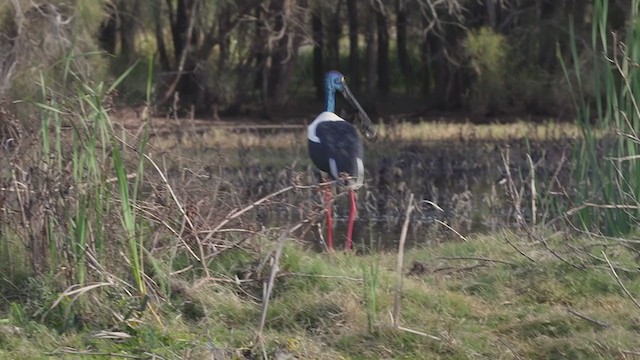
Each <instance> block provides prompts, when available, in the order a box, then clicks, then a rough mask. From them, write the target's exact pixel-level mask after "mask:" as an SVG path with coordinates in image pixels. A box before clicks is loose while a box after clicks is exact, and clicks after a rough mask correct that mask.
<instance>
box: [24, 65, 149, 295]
mask: <svg viewBox="0 0 640 360" xmlns="http://www.w3.org/2000/svg"><path fill="white" fill-rule="evenodd" d="M62 63H63V64H64V74H63V76H62V79H63V80H62V82H55V81H54V80H51V79H48V78H47V76H45V75H44V74H42V73H41V75H40V82H41V96H42V100H41V101H40V102H34V105H35V106H37V107H38V108H39V110H40V119H41V138H42V144H41V156H40V157H39V158H40V159H41V161H42V164H40V166H41V167H42V168H43V170H44V171H43V172H44V173H45V174H46V175H45V176H46V177H49V178H51V179H57V180H58V181H60V182H62V183H65V185H66V191H68V192H69V194H68V195H65V196H60V198H58V199H51V200H52V201H51V202H52V203H54V204H57V205H58V206H56V207H55V210H51V211H48V212H46V214H47V216H46V217H47V226H48V228H49V229H50V231H49V232H48V233H49V237H50V238H49V239H48V241H49V254H48V261H49V264H48V266H47V267H48V268H50V269H52V271H53V270H55V269H57V268H58V267H59V266H64V267H66V268H68V269H69V271H68V272H67V273H68V274H71V278H70V279H68V281H70V282H74V283H76V284H79V285H84V284H86V283H87V282H88V281H89V277H90V276H89V274H88V273H87V269H88V266H89V260H90V259H88V256H89V255H90V257H91V261H97V262H98V263H100V264H105V263H110V262H112V261H113V260H114V259H113V258H109V256H108V254H118V253H122V254H126V255H127V256H126V262H127V263H128V264H129V266H130V278H132V279H133V280H134V283H135V284H134V285H135V287H136V288H137V290H138V291H139V292H140V293H141V294H144V293H146V287H145V282H144V268H143V261H144V258H143V254H144V250H143V248H144V241H143V239H144V236H143V234H142V229H143V225H144V219H141V218H139V217H138V216H136V215H137V211H136V202H137V196H138V194H139V189H140V188H141V186H142V181H143V174H144V157H143V156H142V154H144V152H145V150H146V143H147V140H148V139H147V135H146V134H147V132H146V130H145V131H144V135H143V137H142V138H141V139H134V141H133V142H131V144H128V143H126V141H127V139H126V138H124V137H121V138H119V137H118V136H117V135H116V133H115V131H114V127H113V124H112V122H111V119H110V116H109V113H108V109H107V105H106V104H108V103H109V102H110V97H111V96H112V94H113V93H114V91H115V89H116V88H117V87H118V85H119V84H120V83H122V81H123V80H124V79H125V78H126V77H127V76H128V75H129V73H130V72H131V71H132V70H133V68H134V67H135V66H137V63H136V64H134V65H133V66H132V67H130V68H129V69H128V70H127V71H126V72H125V73H123V74H122V75H121V76H120V77H118V78H117V79H116V80H115V81H114V82H113V83H112V84H111V85H110V86H107V85H106V84H105V83H104V82H97V83H91V82H90V81H87V80H86V79H83V78H82V77H81V76H80V75H78V74H77V73H76V72H75V71H74V59H73V58H72V57H71V55H68V56H67V58H65V59H64V60H63V61H62ZM149 73H152V66H151V63H150V64H149ZM148 81H149V83H151V79H149V80H148ZM147 89H148V91H149V92H150V91H151V86H149V85H148V86H147ZM147 97H148V98H149V97H150V95H148V96H147ZM131 149H135V150H131ZM131 154H133V156H130V155H131ZM130 158H133V159H134V163H135V170H134V171H131V170H130V169H129V165H128V161H129V159H130ZM131 178H133V180H132V181H131V183H130V179H131ZM63 187H64V186H63ZM47 196H50V197H55V193H54V192H50V193H48V194H47ZM118 203H119V205H120V206H113V204H118ZM117 218H119V219H120V223H121V226H120V227H118V226H117V225H116V224H114V222H115V223H117ZM114 220H116V221H114ZM118 237H119V238H118ZM122 239H125V240H124V241H122ZM118 244H126V245H125V247H124V248H122V249H119V248H118ZM123 260H124V259H123ZM92 265H93V268H94V269H95V264H92ZM102 269H109V268H108V267H102ZM107 271H109V270H107Z"/></svg>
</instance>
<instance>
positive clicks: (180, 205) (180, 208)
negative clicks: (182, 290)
mask: <svg viewBox="0 0 640 360" xmlns="http://www.w3.org/2000/svg"><path fill="white" fill-rule="evenodd" d="M142 156H144V157H145V159H147V160H149V162H150V163H151V165H153V167H154V168H155V169H156V171H157V172H158V175H160V177H161V178H162V181H163V182H164V184H165V185H166V187H167V190H169V193H170V194H171V197H172V198H173V201H174V202H175V203H176V205H178V209H179V210H180V213H181V214H182V217H183V218H184V221H185V222H186V223H187V224H189V226H190V228H191V229H192V230H193V234H194V236H195V238H196V242H197V243H198V250H199V251H200V257H198V256H195V254H194V253H193V252H191V254H192V255H194V257H195V258H196V259H197V260H198V261H200V262H201V263H202V267H203V270H204V272H205V275H206V276H207V277H209V276H210V274H209V268H208V267H207V263H206V260H205V255H204V247H203V245H202V244H203V241H201V240H200V237H199V236H198V233H197V232H196V227H195V226H194V225H193V222H192V221H191V219H190V218H189V215H187V212H186V211H185V209H184V207H183V206H182V204H180V201H179V200H178V197H177V196H176V194H175V192H174V191H173V188H171V185H170V184H169V181H168V180H167V177H166V176H165V175H164V172H163V171H162V170H160V167H158V165H157V164H156V162H155V161H153V160H152V159H151V157H149V156H148V155H147V154H142ZM179 238H180V241H182V242H183V244H184V245H185V246H186V247H187V249H190V247H189V245H188V244H186V243H185V242H184V239H183V238H182V236H180V237H179Z"/></svg>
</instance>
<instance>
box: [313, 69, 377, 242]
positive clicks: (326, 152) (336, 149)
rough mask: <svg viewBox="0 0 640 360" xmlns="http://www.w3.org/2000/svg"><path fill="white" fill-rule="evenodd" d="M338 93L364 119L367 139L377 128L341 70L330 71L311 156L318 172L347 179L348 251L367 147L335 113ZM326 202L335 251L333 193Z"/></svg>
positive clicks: (327, 194)
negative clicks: (348, 200) (364, 151)
mask: <svg viewBox="0 0 640 360" xmlns="http://www.w3.org/2000/svg"><path fill="white" fill-rule="evenodd" d="M336 91H339V92H340V93H342V95H343V96H344V98H345V99H346V100H347V101H348V102H349V103H350V104H351V105H352V106H353V107H354V108H355V110H357V116H356V118H359V119H360V126H359V128H360V130H361V132H362V134H363V135H364V136H365V137H366V138H368V139H372V138H374V137H375V135H376V128H375V126H374V125H373V123H372V122H371V119H369V116H368V115H367V113H365V112H364V110H363V109H362V107H361V106H360V104H359V103H358V100H356V98H355V97H354V96H353V94H352V93H351V91H350V90H349V88H348V87H347V84H346V82H345V78H344V76H342V74H341V73H339V72H337V71H329V72H328V73H327V74H326V75H325V110H324V111H323V112H322V113H321V114H320V115H318V117H316V118H315V120H313V122H312V123H311V124H310V125H309V127H308V128H307V138H308V140H309V141H308V142H309V155H310V156H311V160H312V161H313V163H314V164H315V166H316V167H317V168H318V169H320V170H322V171H324V172H325V173H328V174H329V175H331V177H332V178H333V179H335V180H340V179H345V180H344V181H343V182H342V184H343V185H346V186H347V187H348V188H349V195H350V198H351V208H350V211H349V224H348V227H347V241H346V243H345V248H346V249H351V239H352V235H353V223H354V220H355V217H356V211H357V209H356V195H355V192H354V190H357V189H358V188H359V187H361V186H362V184H363V183H364V164H363V162H362V159H363V146H362V139H361V138H360V136H359V135H358V131H357V130H356V128H355V127H354V126H353V125H352V124H351V123H349V122H347V121H345V120H344V119H342V118H341V117H340V116H338V115H337V114H336V113H335V102H336V97H335V94H336ZM325 203H326V204H325V205H326V207H327V228H328V229H327V247H328V248H329V250H332V249H333V230H332V214H331V207H332V193H331V190H330V189H328V188H327V189H325Z"/></svg>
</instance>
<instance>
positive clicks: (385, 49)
mask: <svg viewBox="0 0 640 360" xmlns="http://www.w3.org/2000/svg"><path fill="white" fill-rule="evenodd" d="M379 10H380V11H376V22H377V24H378V90H380V93H381V94H382V95H387V94H389V91H390V90H391V76H390V74H389V72H390V65H389V29H388V26H387V15H386V14H385V13H384V9H379Z"/></svg>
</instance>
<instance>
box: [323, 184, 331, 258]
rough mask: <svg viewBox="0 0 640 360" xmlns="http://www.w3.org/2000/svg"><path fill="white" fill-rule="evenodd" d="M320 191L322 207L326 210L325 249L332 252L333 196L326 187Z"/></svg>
mask: <svg viewBox="0 0 640 360" xmlns="http://www.w3.org/2000/svg"><path fill="white" fill-rule="evenodd" d="M322 191H323V192H324V206H325V208H326V209H327V248H328V249H329V251H333V216H332V211H331V209H332V208H333V194H332V193H331V188H330V187H328V186H325V187H323V189H322Z"/></svg>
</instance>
